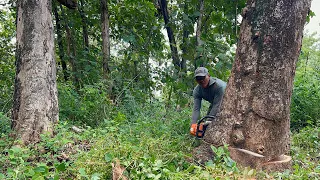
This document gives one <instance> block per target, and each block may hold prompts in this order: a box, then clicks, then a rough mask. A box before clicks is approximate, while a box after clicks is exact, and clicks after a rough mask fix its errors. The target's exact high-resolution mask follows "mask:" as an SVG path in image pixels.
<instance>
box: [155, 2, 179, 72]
mask: <svg viewBox="0 0 320 180" xmlns="http://www.w3.org/2000/svg"><path fill="white" fill-rule="evenodd" d="M159 4H160V7H161V11H162V15H163V19H164V22H165V27H166V29H167V33H168V38H169V43H170V49H171V56H172V61H173V64H174V66H175V67H176V68H177V69H178V70H179V71H180V70H181V68H182V67H181V63H180V60H179V55H178V48H177V43H176V40H175V38H174V34H173V30H172V28H171V26H170V20H169V14H168V8H167V1H166V0H159Z"/></svg>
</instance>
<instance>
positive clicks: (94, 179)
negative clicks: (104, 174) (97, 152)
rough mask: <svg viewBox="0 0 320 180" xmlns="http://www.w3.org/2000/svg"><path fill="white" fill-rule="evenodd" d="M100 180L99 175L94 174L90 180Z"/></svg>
mask: <svg viewBox="0 0 320 180" xmlns="http://www.w3.org/2000/svg"><path fill="white" fill-rule="evenodd" d="M99 179H100V174H99V173H94V174H92V176H91V180H99Z"/></svg>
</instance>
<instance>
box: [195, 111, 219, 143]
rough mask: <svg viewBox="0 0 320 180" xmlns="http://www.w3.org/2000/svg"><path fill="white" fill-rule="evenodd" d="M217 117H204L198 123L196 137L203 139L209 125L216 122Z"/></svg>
mask: <svg viewBox="0 0 320 180" xmlns="http://www.w3.org/2000/svg"><path fill="white" fill-rule="evenodd" d="M215 118H216V117H215V116H209V115H207V116H204V117H203V118H201V119H200V120H199V121H198V122H197V131H196V137H197V138H199V139H201V138H203V136H204V133H205V131H206V129H207V127H208V125H209V124H210V123H211V122H212V121H214V120H215Z"/></svg>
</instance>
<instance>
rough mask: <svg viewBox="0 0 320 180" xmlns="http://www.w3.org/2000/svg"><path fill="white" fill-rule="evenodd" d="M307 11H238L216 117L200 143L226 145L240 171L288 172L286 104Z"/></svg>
mask: <svg viewBox="0 0 320 180" xmlns="http://www.w3.org/2000/svg"><path fill="white" fill-rule="evenodd" d="M310 5H311V0H292V1H280V0H278V1H253V0H249V1H248V2H247V7H245V8H244V10H243V21H242V24H241V28H240V38H239V43H238V47H237V53H236V59H235V62H234V64H233V68H232V73H231V77H230V78H229V81H228V86H227V89H226V92H225V96H224V100H223V103H222V106H221V112H220V117H218V120H217V121H216V122H215V123H213V124H211V125H210V126H209V127H208V130H207V132H206V134H205V137H204V140H205V141H206V142H207V143H209V144H213V145H216V146H219V145H222V144H223V143H227V144H229V146H230V148H229V149H230V156H231V158H232V159H234V160H236V161H237V162H238V163H240V164H242V165H244V166H251V167H255V168H260V167H262V168H265V169H268V170H282V169H286V168H289V167H290V158H288V157H287V156H284V155H285V154H287V153H288V151H289V149H290V137H289V135H290V101H291V100H290V99H291V94H292V86H293V79H294V74H295V67H296V62H297V59H298V56H299V54H300V48H301V43H302V35H303V27H304V24H305V21H306V16H307V14H308V12H309V9H310ZM200 149H202V150H204V151H206V150H205V149H208V148H207V147H206V146H205V145H202V146H201V147H200ZM287 160H288V161H287Z"/></svg>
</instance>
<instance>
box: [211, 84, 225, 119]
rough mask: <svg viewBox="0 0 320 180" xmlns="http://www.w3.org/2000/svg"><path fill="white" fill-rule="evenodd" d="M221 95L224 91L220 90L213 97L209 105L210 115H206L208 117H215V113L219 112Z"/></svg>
mask: <svg viewBox="0 0 320 180" xmlns="http://www.w3.org/2000/svg"><path fill="white" fill-rule="evenodd" d="M223 94H224V89H223V88H220V89H219V91H217V93H216V94H215V95H214V99H213V102H212V104H211V107H212V108H211V110H210V113H209V114H208V115H210V116H216V115H217V113H218V112H219V109H220V105H221V102H222V99H223Z"/></svg>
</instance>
